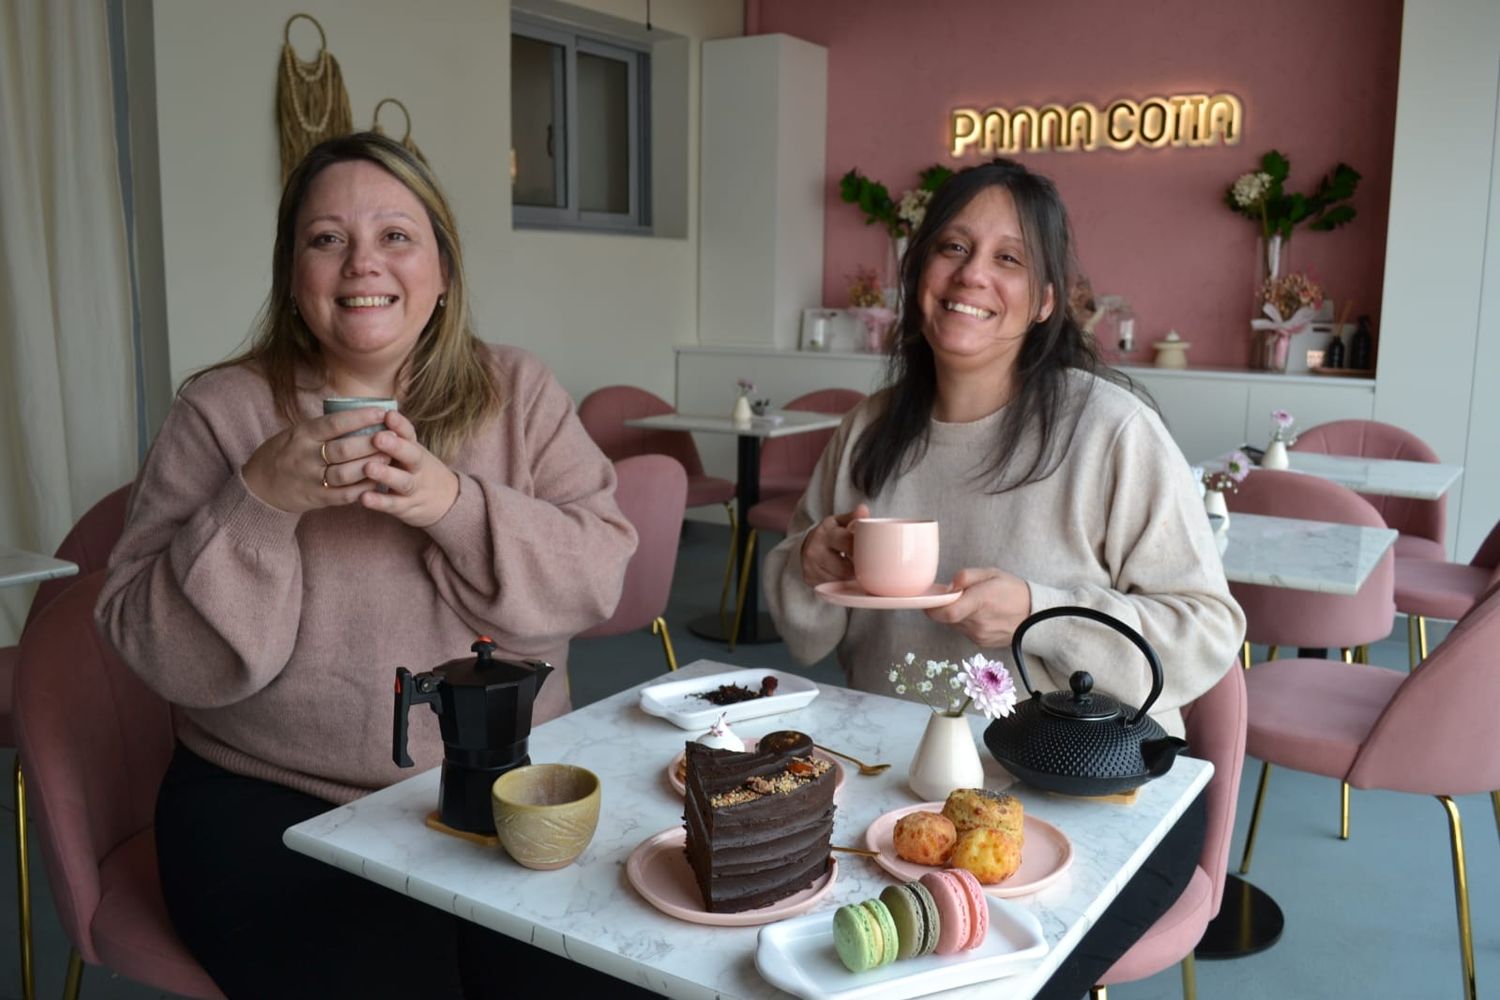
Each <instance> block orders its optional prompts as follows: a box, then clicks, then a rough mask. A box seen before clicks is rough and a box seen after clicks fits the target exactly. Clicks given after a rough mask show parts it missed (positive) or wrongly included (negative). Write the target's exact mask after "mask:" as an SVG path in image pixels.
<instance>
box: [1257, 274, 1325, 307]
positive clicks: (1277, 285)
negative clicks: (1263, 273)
mask: <svg viewBox="0 0 1500 1000" xmlns="http://www.w3.org/2000/svg"><path fill="white" fill-rule="evenodd" d="M1260 300H1261V302H1262V303H1264V304H1265V305H1268V306H1275V307H1276V311H1277V313H1278V314H1279V315H1281V316H1284V317H1285V316H1292V315H1294V314H1295V313H1297V312H1298V311H1299V310H1302V309H1311V310H1312V311H1313V312H1317V311H1318V310H1319V309H1321V308H1323V289H1322V288H1321V287H1320V286H1319V285H1318V283H1317V282H1316V281H1313V280H1312V279H1311V278H1309V277H1308V276H1307V275H1305V274H1288V275H1286V276H1285V277H1283V278H1267V279H1266V280H1265V282H1264V283H1263V284H1262V285H1261V286H1260Z"/></svg>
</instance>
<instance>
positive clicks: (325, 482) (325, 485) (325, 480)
mask: <svg viewBox="0 0 1500 1000" xmlns="http://www.w3.org/2000/svg"><path fill="white" fill-rule="evenodd" d="M323 488H324V489H325V490H326V489H328V466H326V465H325V466H323Z"/></svg>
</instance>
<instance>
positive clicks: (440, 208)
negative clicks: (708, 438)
mask: <svg viewBox="0 0 1500 1000" xmlns="http://www.w3.org/2000/svg"><path fill="white" fill-rule="evenodd" d="M336 396H337V397H376V398H379V397H386V398H392V399H395V400H396V401H397V403H398V405H399V410H396V411H386V410H384V409H376V408H368V407H367V408H361V409H355V410H347V411H343V412H335V413H330V414H326V415H325V414H324V413H323V400H324V399H325V398H326V397H336ZM369 428H374V430H373V432H370V433H362V434H361V433H356V432H358V431H361V430H362V429H369ZM614 489H615V476H614V468H613V466H612V465H611V464H610V462H609V461H608V460H607V459H606V458H605V457H604V456H603V455H602V454H601V453H600V452H599V450H598V448H596V447H595V446H594V444H593V442H592V441H591V440H590V439H589V437H588V435H587V434H586V433H585V432H584V430H583V427H582V425H581V424H580V423H579V421H578V419H577V417H576V416H575V415H574V413H573V407H572V402H571V400H570V399H569V397H568V395H567V393H566V392H564V391H563V389H562V387H561V386H560V385H558V383H557V381H556V380H555V379H554V378H553V377H552V375H551V373H550V372H548V371H547V369H546V368H545V367H544V366H543V365H542V364H541V363H540V362H539V361H538V360H537V359H536V358H534V357H532V356H531V355H529V354H526V353H525V352H523V351H519V350H516V349H513V348H506V347H497V346H492V345H488V344H486V343H484V342H483V341H481V340H480V339H479V338H478V337H477V336H475V334H474V332H473V330H472V327H471V321H470V314H469V300H468V295H467V285H466V282H465V277H464V267H463V256H462V252H461V250H460V246H459V241H458V230H457V225H456V222H455V220H454V217H453V213H452V211H451V210H450V208H449V206H448V202H447V200H446V199H445V198H444V196H443V194H442V192H441V191H440V190H439V188H438V186H437V182H436V179H435V178H434V177H433V175H432V173H431V172H430V170H429V169H428V168H427V166H426V165H425V164H424V163H422V162H421V161H420V160H418V159H416V158H415V157H414V156H413V155H412V154H411V153H409V152H408V151H407V150H405V149H404V148H402V147H401V146H400V145H399V144H398V143H395V142H392V141H391V140H389V139H387V138H384V137H382V136H379V135H374V134H370V133H362V134H357V135H350V136H344V137H342V138H337V139H331V140H329V141H327V142H324V143H322V144H321V145H319V146H317V147H316V148H314V149H313V150H312V151H311V152H309V153H308V155H307V156H306V158H305V159H304V160H303V161H302V163H301V164H300V165H299V166H298V167H297V168H296V169H295V170H294V171H293V172H292V174H291V175H290V176H289V177H288V178H287V182H286V185H285V189H284V191H283V194H282V198H281V205H280V209H279V211H278V214H277V228H276V244H275V250H274V252H273V256H272V266H271V292H270V296H269V299H268V301H267V305H266V308H265V312H264V315H263V317H262V320H261V325H260V330H259V332H258V333H257V334H256V335H255V337H254V338H253V340H252V342H251V344H250V346H249V349H248V350H246V351H245V352H244V353H242V354H240V355H239V356H237V357H235V358H232V359H231V360H229V361H225V362H223V363H222V364H218V365H215V366H213V367H211V368H209V369H208V370H206V371H204V372H201V373H199V374H198V375H195V376H194V377H192V378H190V379H188V380H187V382H186V384H184V385H183V387H182V389H181V391H180V392H179V394H178V397H177V400H176V401H175V403H174V404H173V406H172V409H171V411H170V412H169V413H168V415H167V419H166V422H165V423H164V425H163V426H162V429H161V432H160V433H159V434H158V436H157V438H156V440H155V442H154V443H153V444H152V448H151V453H150V455H149V456H148V457H147V459H146V463H145V466H144V468H143V469H142V470H141V474H140V476H139V478H138V479H137V481H136V486H135V490H134V493H133V495H132V496H131V501H130V511H129V516H128V520H127V524H126V527H125V531H124V534H123V535H122V537H121V538H120V541H119V544H118V545H117V546H116V548H115V550H114V553H113V555H112V557H111V559H110V571H109V578H108V581H107V582H106V584H105V587H104V591H103V593H102V595H101V597H100V601H99V606H98V609H97V618H98V621H99V624H100V627H101V630H102V631H103V633H104V634H105V635H106V636H108V637H109V639H110V640H111V641H112V642H113V643H114V645H115V647H116V648H117V649H118V650H119V652H120V654H121V656H122V657H123V658H124V659H125V661H126V662H127V663H129V664H130V666H131V667H132V668H133V669H134V670H135V672H136V673H137V674H139V675H140V677H141V678H142V680H144V681H145V683H146V684H147V685H149V686H150V687H151V688H152V689H153V690H155V691H156V692H157V693H159V694H160V695H162V697H164V698H166V699H167V700H168V701H170V702H172V703H173V706H174V717H175V720H176V724H177V725H176V728H177V735H178V741H179V742H178V746H177V750H176V753H175V755H174V756H173V758H172V761H171V763H170V765H169V767H168V769H167V773H166V776H165V778H164V779H163V782H162V787H161V790H160V792H159V794H158V798H157V808H156V820H155V824H156V825H155V836H156V848H157V860H158V865H159V868H160V870H161V880H162V892H163V896H164V898H165V901H166V905H167V911H168V913H169V915H170V916H171V918H172V922H173V924H174V925H175V926H176V927H177V929H178V932H179V933H180V934H181V936H182V938H183V941H184V943H185V944H186V945H187V947H188V949H189V951H191V952H192V953H193V955H194V956H195V957H196V958H197V959H198V960H199V962H200V963H201V964H202V965H203V966H204V968H205V969H206V970H207V971H208V973H209V975H210V976H212V977H213V979H214V981H215V982H216V983H218V985H219V986H220V988H221V989H222V990H223V991H224V993H225V994H227V995H228V996H230V997H273V996H274V997H291V996H308V997H330V996H362V997H383V996H390V997H416V996H423V997H442V996H453V997H456V996H458V995H459V993H460V979H462V980H463V986H465V987H467V988H468V991H469V992H470V993H471V994H476V995H477V994H488V995H502V993H503V995H520V996H525V995H531V993H530V992H529V991H528V989H527V986H528V984H529V983H531V982H532V980H531V979H530V978H529V977H531V976H535V977H536V989H535V992H536V993H540V992H541V991H542V990H543V989H553V988H555V986H556V983H557V982H558V981H559V979H558V972H557V967H561V968H562V969H563V970H564V972H568V971H569V966H570V963H566V962H562V961H561V960H556V961H553V960H550V956H547V955H545V953H543V952H540V951H537V950H536V949H532V948H530V947H528V946H526V945H524V944H521V943H520V942H516V941H512V940H510V939H507V938H502V937H500V936H499V935H495V934H493V933H491V932H489V931H484V930H482V929H481V928H478V927H477V925H473V924H470V923H468V922H467V921H459V920H457V919H456V918H455V917H454V916H453V915H452V914H451V913H446V912H443V911H441V910H439V909H436V908H434V907H431V906H427V905H425V904H422V903H419V902H417V901H415V900H413V899H411V898H409V897H407V896H404V895H402V894H400V893H396V892H392V891H390V890H388V889H385V888H382V887H380V886H377V885H375V884H374V883H371V882H367V881H365V880H364V879H361V878H358V877H355V876H353V875H349V874H347V873H345V872H342V871H339V870H338V869H337V868H334V867H332V866H330V865H326V864H323V863H321V862H318V861H314V860H312V859H310V858H306V857H303V856H302V855H299V854H296V853H294V852H292V851H291V850H289V849H288V848H287V847H285V846H284V845H283V843H282V840H281V837H282V832H283V831H284V830H285V829H286V827H288V826H290V825H292V824H294V823H298V822H300V821H302V820H304V819H307V818H309V817H312V816H315V815H318V814H319V813H322V812H325V811H327V810H328V809H330V808H332V807H333V806H334V805H336V804H339V803H345V802H349V801H351V800H352V799H355V798H357V797H359V796H361V795H363V794H365V793H366V792H369V791H372V790H374V789H377V788H382V787H384V786H386V785H389V784H391V783H393V782H395V781H399V780H401V779H402V778H405V777H408V776H410V775H411V774H413V773H415V772H413V771H407V770H402V769H400V768H398V767H397V766H396V765H395V764H394V763H393V762H392V759H391V705H392V702H391V698H392V694H391V685H392V683H393V679H394V677H395V669H396V667H397V666H407V667H410V668H413V669H418V670H421V669H426V668H427V667H430V666H434V665H436V664H438V663H442V662H444V661H446V660H450V659H454V658H456V657H461V656H464V655H465V654H466V653H467V651H468V649H469V647H470V644H471V643H472V642H473V641H474V638H475V636H476V634H480V633H483V634H486V635H488V636H490V637H491V638H492V639H493V641H494V642H495V643H496V644H497V646H498V649H497V653H498V654H499V655H501V656H504V657H508V658H511V659H538V660H546V661H549V662H550V663H552V664H553V666H554V667H555V672H554V674H553V675H552V676H551V677H550V678H549V680H548V681H547V683H546V684H544V686H543V688H542V690H541V692H540V694H539V695H538V698H537V701H536V705H535V720H536V721H537V722H539V723H540V722H544V721H546V720H547V719H550V718H553V717H554V716H557V715H560V714H562V713H563V712H566V711H567V710H568V708H569V703H568V695H567V683H566V675H565V671H566V658H567V645H568V640H569V638H570V637H571V636H572V635H574V634H576V633H578V632H580V631H582V630H584V629H586V628H588V627H589V626H591V625H593V624H595V623H597V622H599V621H602V620H604V619H605V618H607V617H608V616H609V614H610V613H611V611H612V610H613V609H614V607H615V604H616V602H617V601H618V600H619V597H620V587H621V582H622V579H623V576H624V571H625V566H626V563H627V562H628V561H629V558H630V555H631V553H632V552H633V551H634V548H635V532H634V530H633V529H632V527H631V525H630V523H629V522H628V521H627V520H626V519H625V517H624V516H623V515H622V514H621V513H620V511H619V508H618V507H617V506H616V505H615V501H614ZM558 675H562V676H558ZM408 746H409V750H410V754H411V757H412V758H413V759H414V760H415V762H416V764H417V767H418V768H419V769H426V768H430V767H434V766H436V765H437V764H438V763H439V762H440V761H441V760H442V756H443V747H442V742H441V739H440V737H439V733H438V725H437V717H436V716H435V715H433V714H432V713H429V712H413V713H412V714H411V721H410V729H409V733H408ZM461 940H462V941H466V942H469V943H468V944H465V945H461V944H460V943H459V942H460V941H461ZM497 966H501V967H502V971H498V972H497V971H496V967H497ZM569 974H571V973H569ZM561 981H562V982H564V983H567V982H569V981H570V980H569V979H568V978H567V977H566V976H565V977H564V978H563V979H562V980H561ZM495 983H499V984H500V990H499V991H496V990H493V989H490V987H492V986H493V985H494V984H495Z"/></svg>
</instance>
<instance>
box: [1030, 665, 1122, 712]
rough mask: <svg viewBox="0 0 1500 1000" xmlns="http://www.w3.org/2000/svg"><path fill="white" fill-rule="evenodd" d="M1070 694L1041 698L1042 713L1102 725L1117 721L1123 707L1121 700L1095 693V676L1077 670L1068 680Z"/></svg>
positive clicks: (1053, 694)
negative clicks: (1108, 721) (1108, 720)
mask: <svg viewBox="0 0 1500 1000" xmlns="http://www.w3.org/2000/svg"><path fill="white" fill-rule="evenodd" d="M1068 687H1069V688H1071V689H1072V690H1070V691H1048V692H1047V693H1046V694H1044V695H1042V711H1044V712H1046V713H1047V714H1048V715H1054V716H1057V717H1058V718H1062V719H1078V720H1080V721H1086V722H1102V721H1104V720H1107V719H1114V718H1118V717H1119V716H1120V715H1121V714H1122V711H1123V709H1122V706H1121V705H1120V702H1119V700H1118V699H1116V698H1115V697H1113V696H1112V695H1108V694H1105V693H1104V692H1102V691H1095V690H1094V675H1093V674H1091V673H1089V672H1088V671H1087V670H1075V671H1073V673H1072V675H1070V676H1069V677H1068Z"/></svg>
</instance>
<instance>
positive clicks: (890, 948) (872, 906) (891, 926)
mask: <svg viewBox="0 0 1500 1000" xmlns="http://www.w3.org/2000/svg"><path fill="white" fill-rule="evenodd" d="M860 905H861V906H863V907H864V908H865V909H867V910H869V911H870V916H872V917H874V918H875V926H876V927H877V928H879V930H880V946H881V947H880V961H879V962H877V963H876V964H877V965H890V964H891V963H892V962H894V961H895V960H896V955H897V954H898V953H899V952H900V950H901V935H900V932H898V931H897V930H896V921H895V920H894V919H893V918H892V917H891V911H890V910H889V909H888V908H887V907H886V905H885V904H884V903H882V902H881V901H880V900H878V899H867V900H865V901H864V902H863V903H861V904H860Z"/></svg>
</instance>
